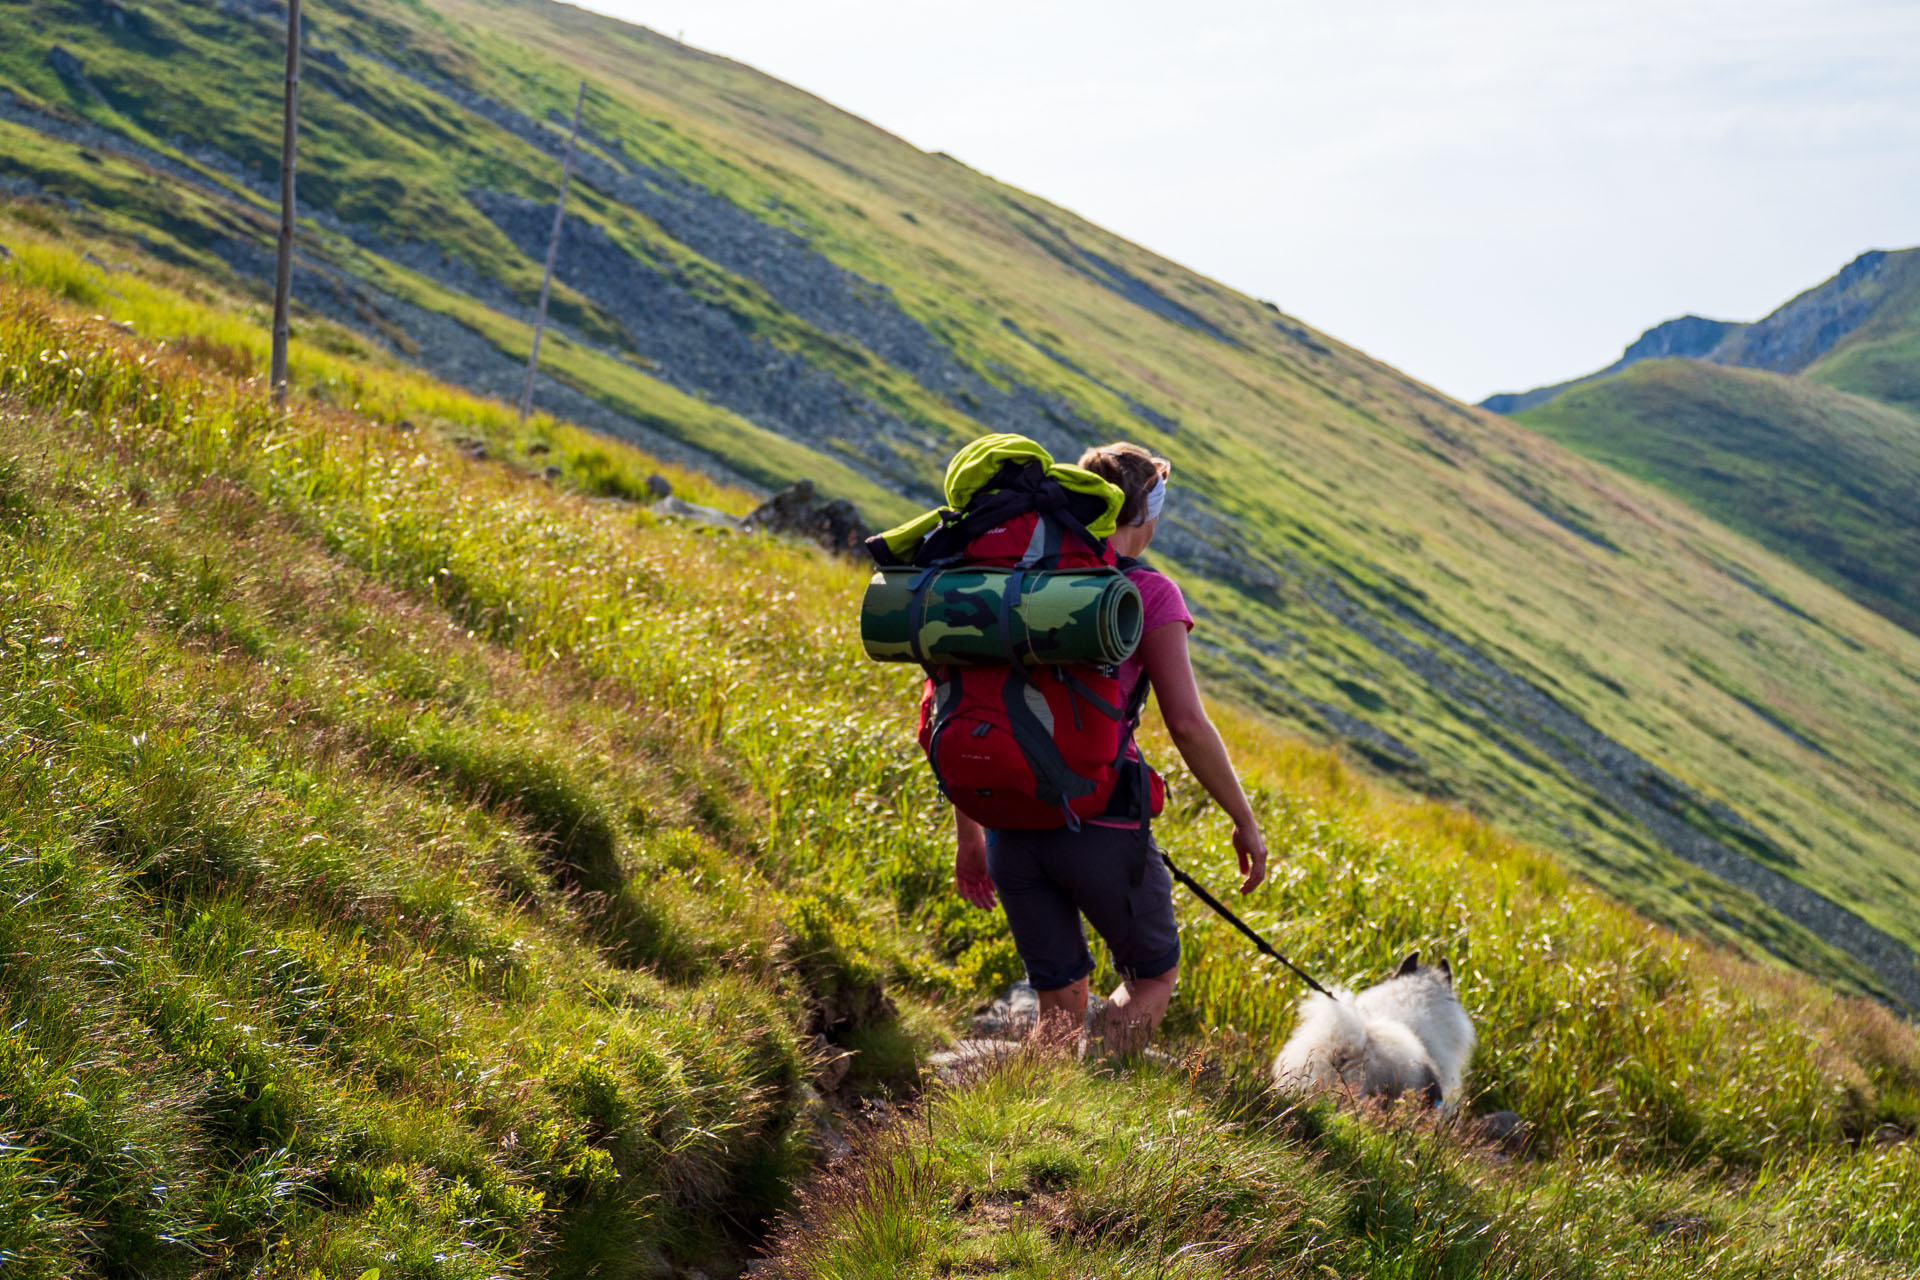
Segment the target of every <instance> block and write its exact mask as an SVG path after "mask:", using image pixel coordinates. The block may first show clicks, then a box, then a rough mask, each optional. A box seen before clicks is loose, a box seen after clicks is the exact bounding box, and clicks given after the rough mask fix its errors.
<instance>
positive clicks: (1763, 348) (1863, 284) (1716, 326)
mask: <svg viewBox="0 0 1920 1280" xmlns="http://www.w3.org/2000/svg"><path fill="white" fill-rule="evenodd" d="M1905 266H1916V267H1920V249H1904V250H1891V251H1890V250H1886V249H1869V250H1867V251H1866V252H1865V253H1862V254H1860V255H1859V256H1858V257H1856V258H1854V259H1853V261H1851V262H1849V263H1847V265H1846V266H1844V267H1842V268H1840V270H1839V271H1838V272H1836V273H1835V274H1834V275H1833V276H1832V277H1830V278H1829V279H1827V280H1825V281H1824V282H1822V283H1820V284H1818V285H1815V286H1814V287H1813V288H1811V289H1808V290H1807V291H1805V292H1804V293H1801V294H1799V295H1797V296H1796V297H1794V298H1792V299H1791V300H1789V301H1788V302H1786V303H1783V304H1782V305H1780V306H1779V307H1776V308H1775V309H1774V310H1773V311H1772V312H1770V313H1769V314H1768V315H1767V316H1765V317H1764V318H1763V319H1760V320H1756V321H1753V322H1752V323H1743V322H1740V321H1731V320H1710V319H1708V318H1706V317H1705V316H1696V315H1685V316H1681V317H1679V318H1678V319H1674V320H1667V321H1663V322H1661V323H1660V324H1657V325H1655V326H1654V327H1653V328H1651V329H1648V330H1647V331H1646V332H1645V333H1643V334H1641V335H1640V337H1639V338H1638V339H1636V340H1635V341H1633V342H1632V343H1629V344H1628V346H1627V347H1626V349H1625V350H1624V351H1623V352H1621V355H1620V358H1619V359H1618V360H1616V361H1614V362H1613V363H1612V364H1610V365H1608V366H1607V367H1606V368H1604V369H1600V370H1597V371H1595V372H1593V373H1590V374H1587V375H1585V376H1584V377H1580V378H1573V379H1569V380H1568V381H1566V382H1557V383H1554V384H1553V385H1551V386H1545V387H1535V388H1534V389H1533V390H1531V391H1504V392H1501V393H1500V394H1498V395H1492V396H1488V397H1487V398H1486V399H1485V400H1482V401H1481V402H1480V407H1481V408H1483V409H1491V410H1493V411H1494V412H1495V413H1503V414H1515V413H1524V412H1525V411H1527V410H1528V409H1535V408H1538V407H1539V406H1541V405H1543V404H1545V403H1547V402H1548V401H1549V400H1552V399H1554V398H1555V397H1557V396H1559V395H1560V394H1561V393H1562V392H1564V391H1567V390H1569V389H1571V388H1573V387H1577V386H1581V385H1583V384H1585V383H1588V382H1592V381H1594V380H1595V379H1598V378H1605V377H1608V376H1610V375H1612V374H1615V373H1618V372H1620V371H1621V370H1622V369H1625V368H1626V367H1627V366H1628V365H1631V364H1636V363H1638V362H1639V361H1641V360H1656V359H1663V358H1667V357H1673V356H1683V357H1686V358H1688V359H1693V360H1705V361H1707V362H1709V363H1712V364H1723V365H1732V366H1735V367H1738V368H1743V369H1766V370H1768V371H1770V372H1773V373H1787V374H1794V373H1799V372H1800V371H1801V370H1803V369H1805V368H1807V367H1808V366H1809V365H1811V364H1813V363H1814V362H1815V361H1817V360H1819V359H1821V358H1822V357H1823V356H1825V355H1827V354H1828V353H1829V352H1831V351H1832V350H1833V349H1834V348H1835V347H1836V346H1838V345H1840V344H1841V343H1842V342H1844V341H1845V340H1846V339H1847V338H1848V337H1850V336H1851V335H1852V334H1854V333H1855V332H1856V331H1858V330H1859V329H1860V328H1861V326H1863V325H1865V324H1866V323H1867V322H1868V321H1869V320H1871V319H1872V318H1873V317H1874V316H1875V315H1876V314H1878V312H1879V311H1880V310H1881V307H1882V304H1883V303H1884V302H1886V301H1887V299H1888V298H1889V297H1890V296H1891V295H1892V294H1893V293H1894V292H1896V290H1895V288H1894V287H1893V284H1892V282H1893V280H1894V278H1895V277H1896V276H1898V275H1900V274H1902V272H1901V270H1900V268H1902V267H1905Z"/></svg>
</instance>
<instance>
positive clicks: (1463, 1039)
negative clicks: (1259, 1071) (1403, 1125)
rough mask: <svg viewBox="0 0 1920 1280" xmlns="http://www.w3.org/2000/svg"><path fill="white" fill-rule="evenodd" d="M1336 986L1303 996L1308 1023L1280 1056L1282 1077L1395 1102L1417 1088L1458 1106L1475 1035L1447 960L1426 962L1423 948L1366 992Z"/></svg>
mask: <svg viewBox="0 0 1920 1280" xmlns="http://www.w3.org/2000/svg"><path fill="white" fill-rule="evenodd" d="M1335 992H1336V994H1335V995H1334V997H1333V998H1332V999H1328V998H1327V997H1326V996H1323V995H1319V994H1318V993H1315V994H1313V995H1309V996H1308V997H1307V998H1306V999H1304V1000H1302V1001H1301V1002H1300V1024H1299V1025H1298V1026H1297V1027H1295V1028H1294V1032H1293V1035H1292V1036H1290V1037H1289V1038H1288V1040H1287V1043H1286V1045H1285V1047H1284V1048H1282V1049H1281V1050H1280V1056H1279V1057H1277V1058H1275V1059H1274V1062H1273V1082H1274V1084H1275V1085H1276V1086H1278V1087H1279V1088H1281V1089H1284V1090H1286V1091H1288V1092H1293V1093H1314V1092H1320V1091H1323V1090H1339V1091H1342V1092H1345V1093H1348V1094H1350V1095H1352V1096H1354V1097H1356V1098H1383V1099H1385V1100H1387V1101H1389V1102H1391V1101H1393V1100H1394V1099H1395V1098H1398V1097H1399V1096H1400V1095H1401V1094H1403V1093H1411V1094H1415V1095H1418V1096H1421V1097H1424V1098H1425V1099H1426V1100H1427V1101H1428V1102H1429V1103H1432V1104H1433V1105H1435V1106H1440V1107H1444V1108H1445V1109H1447V1110H1448V1111H1451V1110H1452V1109H1453V1107H1454V1105H1455V1104H1456V1103H1457V1102H1458V1099H1459V1093H1460V1082H1461V1079H1462V1078H1463V1077H1464V1076H1465V1075H1466V1072H1467V1062H1468V1060H1469V1059H1471V1058H1472V1057H1473V1043H1474V1036H1473V1022H1472V1020H1471V1019H1469V1018H1468V1017H1467V1011H1466V1010H1465V1009H1463V1008H1462V1007H1461V1006H1460V997H1458V996H1456V995H1455V994H1454V993H1453V970H1452V969H1451V968H1449V967H1448V966H1447V962H1446V961H1445V960H1442V961H1441V962H1440V963H1439V964H1438V965H1434V966H1431V967H1429V966H1427V965H1423V964H1421V963H1420V953H1419V952H1418V951H1416V952H1414V953H1413V954H1412V955H1410V956H1408V957H1407V958H1406V959H1405V960H1404V961H1402V962H1401V964H1400V968H1399V969H1398V971H1396V972H1395V973H1394V975H1393V976H1392V977H1391V978H1388V979H1387V980H1386V981H1385V982H1377V983H1375V984H1374V985H1373V986H1371V987H1368V988H1367V989H1366V990H1365V991H1362V992H1361V993H1360V994H1359V995H1352V994H1349V993H1348V992H1345V991H1341V990H1339V989H1338V988H1336V989H1335Z"/></svg>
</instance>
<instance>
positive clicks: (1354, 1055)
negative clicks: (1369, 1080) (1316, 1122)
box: [1273, 987, 1367, 1093]
mask: <svg viewBox="0 0 1920 1280" xmlns="http://www.w3.org/2000/svg"><path fill="white" fill-rule="evenodd" d="M1366 1053H1367V1024H1366V1023H1365V1022H1363V1021H1362V1020H1361V1018H1360V1015H1359V1014H1358V1013H1357V1012H1355V1010H1354V1007H1353V997H1352V996H1351V995H1350V994H1349V993H1348V992H1346V991H1345V990H1342V989H1340V988H1337V987H1336V988H1335V989H1334V994H1333V996H1332V998H1328V997H1327V996H1323V995H1309V996H1307V997H1306V998H1305V999H1304V1000H1302V1001H1301V1002H1300V1021H1299V1023H1298V1024H1297V1025H1296V1026H1295V1027H1294V1029H1293V1035H1292V1036H1290V1037H1288V1039H1287V1043H1286V1045H1285V1047H1283V1048H1282V1049H1281V1050H1280V1056H1279V1057H1277V1058H1275V1059H1274V1061H1273V1082H1274V1084H1275V1085H1277V1086H1278V1087H1279V1088H1281V1089H1284V1090H1287V1091H1288V1092H1291V1093H1315V1092H1319V1091H1321V1090H1325V1089H1339V1088H1343V1087H1351V1088H1356V1089H1357V1088H1359V1087H1360V1086H1361V1085H1362V1084H1363V1083H1364V1082H1365V1079H1366V1065H1365V1063H1366Z"/></svg>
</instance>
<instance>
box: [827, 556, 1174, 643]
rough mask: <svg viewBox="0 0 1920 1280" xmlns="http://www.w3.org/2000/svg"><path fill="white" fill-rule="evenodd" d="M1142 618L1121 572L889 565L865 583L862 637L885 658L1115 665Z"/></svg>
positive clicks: (1137, 631)
mask: <svg viewBox="0 0 1920 1280" xmlns="http://www.w3.org/2000/svg"><path fill="white" fill-rule="evenodd" d="M923 575H924V576H925V581H924V582H923V581H921V579H922V577H923ZM916 585H917V586H918V592H917V598H916V591H915V588H916ZM1142 616H1143V615H1142V612H1141V605H1140V592H1139V591H1138V590H1137V589H1136V588H1135V587H1134V585H1133V584H1132V583H1131V582H1129V581H1127V576H1126V575H1125V574H1124V573H1122V572H1120V571H1119V570H1118V569H1054V570H1048V571H1045V572H1030V571H1018V570H1012V569H967V568H959V569H940V570H935V571H933V572H932V573H928V572H927V571H926V570H925V569H920V568H900V569H883V570H882V571H880V572H879V573H876V574H874V575H873V579H872V581H870V582H869V583H867V595H866V599H865V600H864V601H863V602H862V603H861V606H860V640H861V643H862V644H864V645H865V646H866V650H867V656H868V657H870V658H874V659H877V660H879V661H881V662H926V663H932V664H935V665H957V666H988V665H996V664H1001V663H1015V664H1018V665H1021V666H1041V665H1055V664H1062V663H1118V662H1124V661H1125V660H1126V659H1127V658H1128V657H1129V656H1131V655H1132V653H1133V650H1134V647H1135V646H1136V645H1138V644H1139V643H1140V627H1141V621H1142Z"/></svg>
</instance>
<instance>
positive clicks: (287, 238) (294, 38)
mask: <svg viewBox="0 0 1920 1280" xmlns="http://www.w3.org/2000/svg"><path fill="white" fill-rule="evenodd" d="M299 120H300V0H287V96H286V108H285V113H284V119H283V121H282V132H281V135H280V258H279V262H278V263H277V265H276V268H275V271H274V279H273V363H272V365H271V366H270V371H269V372H268V374H267V383H268V385H269V386H271V387H272V388H273V402H274V404H275V405H278V406H281V407H285V405H286V403H287V304H288V302H289V300H290V295H291V294H292V292H293V147H294V140H295V137H296V135H297V133H298V131H299V130H298V125H299Z"/></svg>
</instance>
